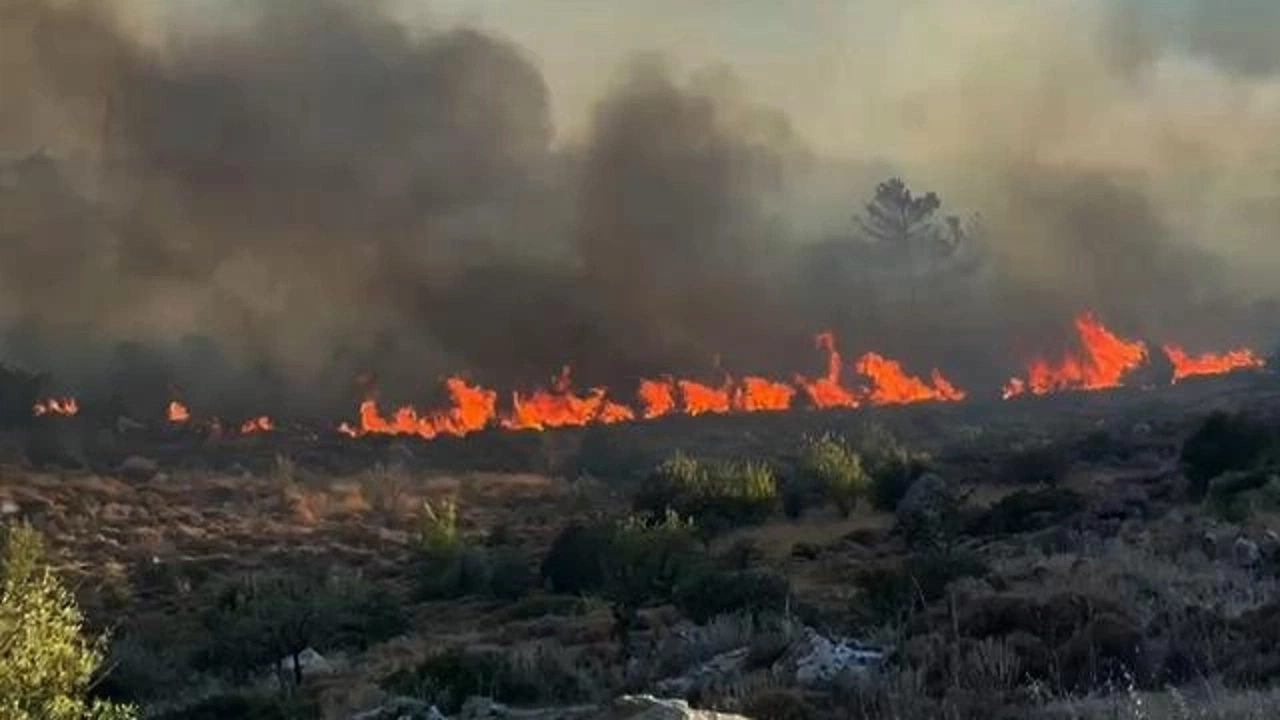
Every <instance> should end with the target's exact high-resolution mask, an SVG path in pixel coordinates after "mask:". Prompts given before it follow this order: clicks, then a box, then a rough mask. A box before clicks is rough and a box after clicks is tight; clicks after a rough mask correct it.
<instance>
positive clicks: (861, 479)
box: [800, 435, 871, 518]
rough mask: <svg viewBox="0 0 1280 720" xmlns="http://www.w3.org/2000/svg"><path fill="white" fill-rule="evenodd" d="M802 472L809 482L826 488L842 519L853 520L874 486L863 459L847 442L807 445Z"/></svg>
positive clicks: (818, 440)
mask: <svg viewBox="0 0 1280 720" xmlns="http://www.w3.org/2000/svg"><path fill="white" fill-rule="evenodd" d="M800 472H801V473H802V474H803V475H804V477H805V479H806V481H807V482H809V483H812V484H813V485H815V486H817V487H820V488H822V490H823V492H824V493H825V495H826V496H827V498H828V499H830V500H831V502H832V503H834V504H835V506H836V509H837V510H839V511H840V516H841V517H846V518H847V517H849V514H850V513H851V512H853V509H854V507H855V506H856V505H857V502H858V500H859V499H860V498H862V497H865V496H866V494H867V492H868V488H869V486H870V484H871V479H870V477H869V476H868V475H867V471H866V470H864V469H863V467H862V458H861V457H860V456H859V455H858V454H857V453H855V452H854V451H853V450H851V449H849V446H848V445H847V444H846V443H845V442H844V441H843V440H839V439H837V438H835V437H833V436H831V435H822V436H821V437H817V438H811V439H809V440H807V441H805V444H804V448H803V449H802V450H801V453H800Z"/></svg>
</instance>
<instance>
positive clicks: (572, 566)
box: [542, 525, 611, 595]
mask: <svg viewBox="0 0 1280 720" xmlns="http://www.w3.org/2000/svg"><path fill="white" fill-rule="evenodd" d="M610 535H611V532H610V530H609V529H608V528H601V527H589V526H585V525H570V526H569V527H567V528H565V529H564V530H562V531H560V534H559V535H557V536H556V539H555V540H553V541H552V542H551V548H550V549H549V550H547V555H546V557H545V558H543V560H542V577H543V578H544V579H546V581H547V583H548V584H549V585H550V586H551V590H552V592H557V593H567V594H572V595H579V594H582V593H590V592H595V591H597V590H599V589H600V588H602V587H604V562H605V554H606V553H607V551H608V545H609V541H610Z"/></svg>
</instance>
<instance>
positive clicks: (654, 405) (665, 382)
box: [636, 375, 676, 420]
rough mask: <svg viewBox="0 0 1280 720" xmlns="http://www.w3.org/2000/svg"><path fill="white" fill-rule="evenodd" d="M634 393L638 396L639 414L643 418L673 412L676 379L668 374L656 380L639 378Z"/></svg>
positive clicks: (652, 417) (649, 418)
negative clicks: (637, 388)
mask: <svg viewBox="0 0 1280 720" xmlns="http://www.w3.org/2000/svg"><path fill="white" fill-rule="evenodd" d="M636 394H637V395H638V396H639V397H640V406H641V409H640V416H641V417H643V418H644V419H645V420H652V419H654V418H656V417H662V416H663V415H666V414H667V413H671V412H675V409H676V381H675V379H673V378H672V377H671V376H670V375H667V376H664V377H662V378H661V379H658V380H652V379H649V378H641V380H640V389H639V390H638V391H637V392H636Z"/></svg>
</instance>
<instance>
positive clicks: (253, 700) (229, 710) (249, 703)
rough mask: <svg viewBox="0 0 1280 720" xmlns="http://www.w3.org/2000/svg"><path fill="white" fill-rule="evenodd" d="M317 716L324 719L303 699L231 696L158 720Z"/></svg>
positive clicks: (279, 719)
mask: <svg viewBox="0 0 1280 720" xmlns="http://www.w3.org/2000/svg"><path fill="white" fill-rule="evenodd" d="M315 717H320V711H319V708H317V707H315V705H314V703H311V702H307V701H306V700H304V699H301V698H283V697H278V696H271V695H250V694H241V693H229V694H225V695H215V696H213V697H210V698H205V699H203V700H201V701H199V702H197V703H196V704H194V705H189V706H187V707H184V708H182V709H180V710H174V711H172V712H166V713H164V714H161V715H157V716H156V718H155V720H225V718H238V719H239V720H299V719H300V718H315Z"/></svg>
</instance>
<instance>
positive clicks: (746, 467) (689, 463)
mask: <svg viewBox="0 0 1280 720" xmlns="http://www.w3.org/2000/svg"><path fill="white" fill-rule="evenodd" d="M777 502H778V485H777V481H776V480H775V478H774V475H773V471H772V470H771V469H769V467H768V466H767V465H764V464H762V463H754V462H708V461H702V460H697V459H694V458H691V457H689V456H687V455H684V454H683V453H677V454H676V455H674V456H672V457H671V458H669V459H668V460H666V461H665V462H663V463H662V464H661V465H660V466H658V468H657V469H656V470H655V471H654V472H653V473H651V474H650V476H649V478H648V479H646V481H645V482H644V485H643V486H642V487H641V488H640V491H639V492H638V493H637V494H636V497H635V501H634V507H635V509H636V510H637V511H638V512H642V513H648V514H650V515H653V516H660V515H662V514H663V513H665V512H666V511H667V510H672V511H674V512H675V513H677V514H678V515H680V516H682V517H688V518H692V519H693V520H694V521H695V522H696V523H697V526H698V527H699V528H700V529H701V530H703V531H704V532H706V533H708V534H714V533H715V532H718V531H721V530H725V529H728V528H732V527H737V526H741V525H751V524H756V523H760V522H763V521H764V520H765V519H766V518H768V517H769V515H770V513H772V512H773V509H774V507H775V506H776V505H777Z"/></svg>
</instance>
